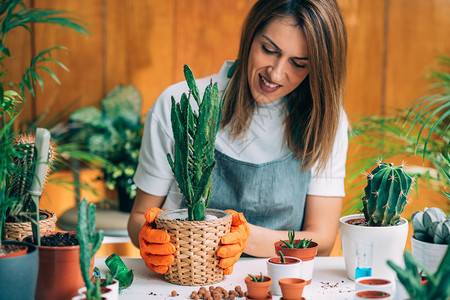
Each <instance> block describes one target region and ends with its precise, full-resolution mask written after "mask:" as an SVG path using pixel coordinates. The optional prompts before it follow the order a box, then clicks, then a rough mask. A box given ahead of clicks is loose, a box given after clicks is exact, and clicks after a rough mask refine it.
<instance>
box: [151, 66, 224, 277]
mask: <svg viewBox="0 0 450 300" xmlns="http://www.w3.org/2000/svg"><path fill="white" fill-rule="evenodd" d="M184 74H185V77H186V81H187V83H188V85H189V89H190V94H189V96H187V95H186V94H183V95H182V97H181V101H180V103H176V102H175V99H174V98H172V110H171V122H172V130H173V135H174V139H175V145H174V155H173V157H172V156H171V155H170V154H168V155H167V159H168V161H169V164H170V166H171V168H172V171H173V174H174V177H175V180H176V181H177V183H178V186H179V188H180V190H181V192H182V194H183V196H184V201H185V203H186V206H187V209H179V210H172V211H167V212H163V213H160V214H158V215H157V217H156V225H157V227H158V228H159V229H165V230H166V231H167V232H168V233H169V234H170V241H171V242H172V243H173V244H175V246H176V252H175V253H174V257H175V260H174V262H173V263H172V264H171V265H170V267H169V270H168V272H166V273H165V278H166V280H168V281H170V282H172V283H176V284H181V285H203V284H206V283H208V284H213V283H216V282H219V281H221V280H222V279H223V275H224V274H223V269H222V268H220V267H219V258H218V257H217V255H216V250H217V249H218V247H219V243H220V239H221V237H222V236H224V235H225V234H226V233H228V232H229V231H230V227H231V220H232V219H231V215H230V214H229V213H228V212H225V211H221V210H212V209H206V207H207V206H208V204H209V202H210V201H211V196H212V186H211V176H212V172H213V169H214V165H215V160H214V149H215V138H216V129H217V121H218V115H219V91H218V88H217V84H214V85H213V84H212V83H211V84H210V85H208V86H207V87H206V90H205V93H204V95H203V100H201V99H200V94H199V90H198V87H197V85H196V83H195V78H194V76H193V74H192V71H191V69H190V68H189V67H188V66H185V67H184ZM191 95H192V96H193V97H194V99H195V101H196V102H197V104H198V112H197V111H196V112H194V111H193V110H192V108H191V104H190V102H189V98H190V96H191ZM192 232H195V234H192ZM205 237H207V238H205Z"/></svg>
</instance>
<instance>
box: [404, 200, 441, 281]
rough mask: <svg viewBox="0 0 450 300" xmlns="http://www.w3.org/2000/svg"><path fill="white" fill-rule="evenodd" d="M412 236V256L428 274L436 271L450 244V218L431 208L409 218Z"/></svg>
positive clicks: (438, 209)
mask: <svg viewBox="0 0 450 300" xmlns="http://www.w3.org/2000/svg"><path fill="white" fill-rule="evenodd" d="M411 223H412V226H413V230H414V235H413V236H411V250H412V255H413V257H414V259H415V260H417V262H418V263H419V264H420V265H421V266H423V267H424V268H425V269H427V270H428V271H429V272H430V273H434V272H436V271H437V269H438V267H439V264H440V263H441V261H442V259H443V257H444V255H445V252H446V251H447V248H448V243H449V242H450V217H446V216H445V213H444V211H443V210H442V209H440V208H437V207H431V208H427V207H425V209H424V210H423V211H416V212H414V213H413V214H412V216H411Z"/></svg>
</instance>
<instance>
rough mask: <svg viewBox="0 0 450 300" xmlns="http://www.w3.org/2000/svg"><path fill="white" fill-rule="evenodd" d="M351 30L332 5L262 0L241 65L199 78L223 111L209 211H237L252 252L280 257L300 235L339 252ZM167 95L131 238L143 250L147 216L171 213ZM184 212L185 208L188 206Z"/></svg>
mask: <svg viewBox="0 0 450 300" xmlns="http://www.w3.org/2000/svg"><path fill="white" fill-rule="evenodd" d="M345 59H346V31H345V26H344V23H343V20H342V16H341V14H340V11H339V7H338V5H337V3H336V2H335V1H334V0H279V1H275V0H260V1H258V2H257V3H256V4H255V5H254V6H253V8H252V9H251V11H250V13H249V15H248V17H247V19H246V22H245V24H244V27H243V31H242V37H241V44H240V49H239V55H238V59H237V61H236V62H235V64H234V65H233V66H232V63H231V62H227V63H225V64H224V65H223V67H222V69H221V71H220V72H219V73H218V74H216V75H213V76H212V77H208V78H205V79H200V80H198V81H197V84H198V86H199V90H200V91H204V90H205V87H206V85H207V84H208V83H209V82H210V80H211V79H212V81H213V82H218V85H219V90H220V92H221V95H224V96H222V101H223V108H222V120H221V122H220V129H219V131H218V134H217V138H216V155H215V159H216V167H215V169H214V173H213V179H212V184H213V198H212V201H211V204H210V206H209V207H210V208H218V209H233V210H235V211H238V212H242V213H243V214H244V216H245V218H246V219H247V220H248V223H249V225H248V226H249V229H250V236H249V238H248V240H247V246H246V248H245V253H247V254H249V255H253V256H261V257H267V256H272V255H274V252H273V251H274V250H273V246H271V245H273V243H274V242H275V241H277V240H280V239H286V238H287V232H288V231H289V230H292V229H295V230H296V231H297V232H296V236H297V237H299V238H304V237H306V238H312V239H313V240H314V241H317V242H318V244H319V245H320V246H319V255H329V253H330V252H331V250H332V247H333V244H334V241H335V238H336V233H337V225H338V218H339V216H340V212H341V206H342V197H343V196H344V176H345V161H346V153H347V142H348V141H347V128H348V123H347V118H346V116H345V113H344V111H343V108H342V97H343V89H344V80H345V63H346V62H345ZM187 89H188V88H187V85H186V83H185V82H181V83H178V84H175V85H173V86H171V87H169V88H168V89H166V90H165V91H164V92H163V94H162V95H161V96H160V97H159V98H158V100H157V101H156V102H155V104H154V105H153V106H152V108H151V109H150V111H149V113H148V115H147V119H146V125H145V132H144V136H143V143H142V148H141V153H140V163H139V166H138V169H137V172H136V176H135V182H136V184H137V186H138V187H139V189H138V193H137V196H136V200H135V204H134V207H133V210H132V212H131V216H130V219H129V224H128V231H129V235H130V237H131V240H132V241H133V243H134V244H135V245H138V244H139V242H138V234H139V231H140V229H141V227H142V225H143V224H144V222H145V220H144V213H145V212H146V211H147V210H148V209H149V208H151V207H163V209H165V208H174V207H178V206H179V205H180V201H181V196H180V195H179V192H178V191H177V189H176V183H175V182H174V179H173V175H172V171H171V169H170V166H169V164H168V163H167V159H166V155H167V153H169V152H170V153H172V151H173V149H172V148H173V137H172V130H171V125H170V97H171V96H174V98H175V99H177V100H179V99H180V98H181V94H182V93H183V92H187ZM181 205H183V203H181Z"/></svg>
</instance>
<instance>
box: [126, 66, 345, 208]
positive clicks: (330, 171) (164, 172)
mask: <svg viewBox="0 0 450 300" xmlns="http://www.w3.org/2000/svg"><path fill="white" fill-rule="evenodd" d="M232 63H233V62H231V61H227V62H225V63H224V65H223V66H222V68H221V70H220V72H219V73H218V74H215V75H212V76H211V77H206V78H202V79H198V80H196V82H197V86H198V88H199V91H200V94H201V96H202V95H203V92H204V91H205V88H206V86H207V85H208V84H209V83H210V82H211V80H212V82H217V84H218V87H219V93H220V96H222V94H223V92H224V90H225V88H226V85H227V83H228V78H227V76H226V75H227V72H228V69H229V68H230V66H231V65H232ZM188 89H189V88H188V86H187V83H186V82H185V81H183V82H179V83H177V84H174V85H172V86H170V87H168V88H167V89H166V90H165V91H164V92H163V93H162V94H161V95H160V96H159V97H158V99H157V100H156V101H155V103H154V104H153V105H152V107H151V108H150V110H149V111H148V114H147V117H146V121H145V127H144V134H143V138H142V145H141V151H140V156H139V165H138V167H137V170H136V174H135V176H134V182H135V183H136V185H137V186H138V187H139V188H140V189H141V190H142V191H144V192H146V193H148V194H152V195H155V196H166V195H167V198H166V202H165V204H164V206H163V209H171V208H177V207H179V204H180V202H181V193H180V191H179V189H178V187H177V184H176V181H175V179H174V177H173V174H172V169H171V168H170V165H169V163H168V161H167V153H170V154H171V155H173V145H174V139H173V133H172V124H171V122H170V110H171V97H172V96H173V97H174V99H175V101H176V102H179V101H180V99H181V95H182V94H183V93H188ZM283 100H284V99H279V100H276V101H274V102H272V103H269V104H258V105H257V108H256V109H255V111H254V114H253V118H252V121H251V124H250V127H249V129H248V132H247V134H246V137H245V138H244V139H238V140H232V139H230V137H229V132H228V129H227V128H228V127H226V128H225V129H224V130H219V132H218V133H217V137H216V149H217V150H218V151H220V152H222V153H223V154H225V155H228V156H230V157H232V158H234V159H237V160H240V161H245V162H250V163H255V164H260V163H265V162H269V161H272V160H275V159H279V158H282V157H284V156H286V155H287V154H288V153H289V152H290V149H289V148H288V147H287V145H286V143H285V139H284V124H283V121H284V117H285V115H286V113H287V111H286V106H285V105H284V103H283ZM190 102H191V106H192V108H193V109H197V104H196V102H195V101H194V99H193V97H191V98H190ZM347 130H348V121H347V116H346V114H345V112H344V110H343V109H342V110H341V115H340V121H339V127H338V130H337V135H336V139H335V142H334V146H333V152H332V155H331V157H330V159H329V161H328V163H327V165H326V167H325V169H324V170H323V171H322V172H321V173H317V171H316V169H317V168H316V167H317V165H315V166H313V167H312V169H311V175H312V176H311V181H310V184H309V187H308V193H307V194H308V195H315V196H333V197H343V196H345V190H344V177H345V162H346V158H347V147H348V135H347Z"/></svg>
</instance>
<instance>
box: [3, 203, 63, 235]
mask: <svg viewBox="0 0 450 300" xmlns="http://www.w3.org/2000/svg"><path fill="white" fill-rule="evenodd" d="M39 212H40V214H43V213H44V214H47V215H48V217H47V218H46V219H44V220H41V221H39V232H40V233H44V232H48V231H55V227H56V215H55V213H54V212H52V211H49V210H44V209H40V210H39ZM32 234H33V232H32V231H31V222H20V223H15V222H6V223H5V239H6V240H10V241H22V240H23V239H24V238H26V237H27V236H29V235H32Z"/></svg>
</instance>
